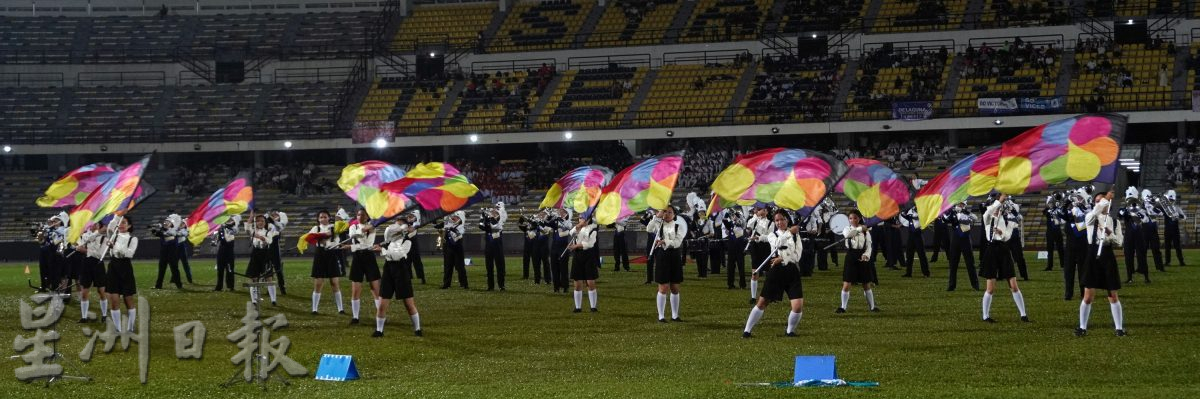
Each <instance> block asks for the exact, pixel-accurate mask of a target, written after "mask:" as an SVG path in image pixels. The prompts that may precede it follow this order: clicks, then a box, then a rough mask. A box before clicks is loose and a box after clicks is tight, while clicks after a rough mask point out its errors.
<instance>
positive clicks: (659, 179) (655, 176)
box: [595, 151, 683, 225]
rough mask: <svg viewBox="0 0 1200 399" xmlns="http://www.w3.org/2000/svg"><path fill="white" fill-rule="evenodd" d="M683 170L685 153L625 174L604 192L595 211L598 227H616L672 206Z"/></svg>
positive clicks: (641, 164)
mask: <svg viewBox="0 0 1200 399" xmlns="http://www.w3.org/2000/svg"><path fill="white" fill-rule="evenodd" d="M681 166H683V151H676V152H671V153H666V154H662V155H659V156H657V157H654V158H650V159H646V160H643V161H641V162H638V163H636V164H634V165H633V166H630V167H628V168H625V170H622V171H621V173H618V174H617V175H616V176H614V177H613V178H612V182H610V183H609V184H608V186H605V187H604V190H601V193H600V201H599V203H598V204H597V205H596V211H595V216H596V223H599V224H602V225H607V224H613V223H615V222H616V221H617V220H621V219H624V218H626V217H629V215H632V214H634V212H641V211H644V210H646V209H663V208H666V207H667V206H669V205H670V204H671V193H672V192H674V191H675V182H676V181H677V180H678V179H679V168H680V167H681Z"/></svg>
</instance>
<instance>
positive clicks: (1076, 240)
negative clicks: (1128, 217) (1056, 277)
mask: <svg viewBox="0 0 1200 399" xmlns="http://www.w3.org/2000/svg"><path fill="white" fill-rule="evenodd" d="M1076 198H1078V199H1079V201H1083V200H1084V199H1085V198H1087V196H1086V195H1083V194H1082V193H1080V194H1079V195H1077V196H1076ZM1088 212H1089V209H1088V208H1087V204H1086V203H1085V202H1078V201H1074V200H1073V201H1071V206H1070V208H1069V209H1066V210H1065V211H1064V212H1063V213H1064V214H1065V215H1066V218H1067V219H1066V220H1069V221H1070V222H1069V223H1066V236H1067V255H1066V258H1065V259H1064V260H1065V261H1064V262H1063V288H1064V290H1063V300H1067V301H1069V300H1071V298H1072V297H1074V295H1075V282H1076V281H1079V289H1080V294H1079V295H1080V296H1082V295H1083V274H1084V272H1085V271H1086V270H1087V259H1088V238H1087V214H1088Z"/></svg>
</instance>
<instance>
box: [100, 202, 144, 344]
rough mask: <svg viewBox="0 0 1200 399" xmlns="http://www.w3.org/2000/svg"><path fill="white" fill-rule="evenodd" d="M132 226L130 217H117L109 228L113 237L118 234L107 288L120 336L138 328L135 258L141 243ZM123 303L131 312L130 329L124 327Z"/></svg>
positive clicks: (113, 248)
mask: <svg viewBox="0 0 1200 399" xmlns="http://www.w3.org/2000/svg"><path fill="white" fill-rule="evenodd" d="M131 223H132V222H130V221H129V218H128V217H123V216H117V217H116V218H114V220H113V221H112V222H110V223H109V224H108V231H109V234H113V233H116V234H115V236H114V237H113V240H112V248H111V249H109V252H108V253H109V254H110V255H112V257H111V258H110V259H111V260H110V261H109V264H108V281H106V284H107V285H108V287H107V290H108V300H109V302H111V303H112V304H113V307H112V310H110V311H109V314H110V315H111V316H112V318H111V319H112V323H113V327H114V328H115V329H116V331H117V333H118V334H121V333H127V332H128V333H132V332H133V327H134V326H135V325H137V301H136V300H134V295H137V281H136V280H135V279H134V275H133V255H134V254H135V253H137V246H138V239H137V237H134V236H133V234H131V233H132V232H131V229H130V224H131ZM122 300H123V301H124V303H125V309H127V310H128V311H129V313H128V316H129V324H128V326H124V325H122V324H121V310H120V307H121V302H122Z"/></svg>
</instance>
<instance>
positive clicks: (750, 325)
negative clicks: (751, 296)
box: [742, 306, 763, 332]
mask: <svg viewBox="0 0 1200 399" xmlns="http://www.w3.org/2000/svg"><path fill="white" fill-rule="evenodd" d="M762 315H763V310H762V309H759V308H758V306H751V307H750V317H748V318H746V329H745V330H742V331H745V332H750V330H753V329H754V325H755V324H758V321H759V320H761V319H762Z"/></svg>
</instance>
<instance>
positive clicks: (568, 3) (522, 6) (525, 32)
mask: <svg viewBox="0 0 1200 399" xmlns="http://www.w3.org/2000/svg"><path fill="white" fill-rule="evenodd" d="M593 6H595V3H594V2H591V1H573V0H542V1H526V2H519V3H516V5H515V6H514V7H513V10H512V11H511V12H509V14H508V18H507V19H505V20H504V24H503V25H501V26H500V31H499V32H498V35H497V36H496V38H495V39H493V40H492V43H491V46H490V50H491V51H538V50H552V49H561V48H567V47H568V46H570V45H571V44H572V43H573V41H574V40H575V34H576V33H578V32H579V29H580V28H581V27H582V26H583V21H584V19H585V18H587V15H588V13H589V12H591V10H592V7H593Z"/></svg>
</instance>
